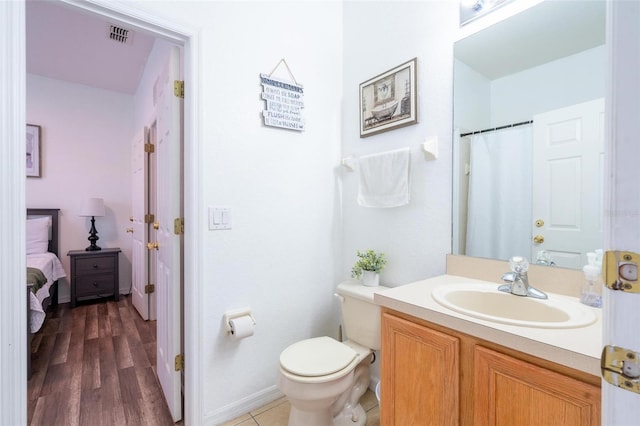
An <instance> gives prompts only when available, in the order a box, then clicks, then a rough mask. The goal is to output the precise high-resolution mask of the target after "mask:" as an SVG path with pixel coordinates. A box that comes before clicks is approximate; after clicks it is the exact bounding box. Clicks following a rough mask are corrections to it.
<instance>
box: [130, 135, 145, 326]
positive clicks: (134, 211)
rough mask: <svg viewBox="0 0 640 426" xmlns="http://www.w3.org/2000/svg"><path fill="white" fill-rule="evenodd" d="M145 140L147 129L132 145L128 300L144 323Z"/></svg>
mask: <svg viewBox="0 0 640 426" xmlns="http://www.w3.org/2000/svg"><path fill="white" fill-rule="evenodd" d="M148 141H149V130H148V128H146V127H145V129H144V133H141V134H140V135H137V136H136V137H135V139H134V140H133V145H132V151H131V156H132V162H131V165H132V176H131V182H132V185H131V194H132V197H131V217H130V220H131V222H132V223H131V224H130V225H131V228H129V229H128V230H127V232H132V234H131V236H132V240H131V283H132V288H131V300H132V303H133V306H134V307H135V308H136V310H137V311H138V312H139V313H140V316H141V317H142V319H144V320H148V319H149V294H148V293H146V292H145V285H146V284H147V282H148V281H147V271H148V269H147V253H148V251H147V241H148V238H147V229H148V226H147V224H146V223H145V220H144V215H145V212H146V211H147V199H148V179H147V176H148V175H147V163H148V154H147V153H146V152H145V149H144V146H145V143H146V142H148Z"/></svg>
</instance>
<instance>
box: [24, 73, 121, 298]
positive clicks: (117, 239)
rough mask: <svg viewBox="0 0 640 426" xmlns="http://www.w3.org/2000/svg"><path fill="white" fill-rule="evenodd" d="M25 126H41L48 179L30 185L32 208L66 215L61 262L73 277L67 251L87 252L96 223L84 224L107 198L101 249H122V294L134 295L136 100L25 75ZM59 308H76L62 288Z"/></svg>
mask: <svg viewBox="0 0 640 426" xmlns="http://www.w3.org/2000/svg"><path fill="white" fill-rule="evenodd" d="M26 105H27V122H28V123H30V124H37V125H39V126H41V132H42V135H41V137H42V163H41V164H42V177H41V178H27V183H26V203H27V207H45V208H60V209H61V210H60V232H61V235H60V260H62V263H63V265H64V268H65V271H66V272H67V277H69V275H70V269H69V257H68V256H67V252H68V251H69V250H82V249H84V248H85V247H87V246H88V245H89V241H88V240H87V237H88V236H89V229H90V228H91V221H90V218H86V217H79V216H78V214H79V212H80V209H81V208H82V203H83V202H84V200H85V199H86V198H89V197H100V198H104V203H105V210H106V216H105V217H98V218H96V229H97V230H98V237H100V239H99V240H98V242H97V244H98V245H99V246H100V247H120V248H121V249H122V253H121V254H120V291H121V293H126V292H128V289H129V288H130V287H131V250H130V248H129V239H130V238H129V234H127V233H126V232H125V229H126V227H127V226H128V223H129V222H128V219H129V214H130V208H129V206H130V204H131V202H130V200H131V190H130V186H131V185H130V174H131V173H130V169H131V166H130V164H131V155H130V152H131V150H130V138H131V123H132V111H133V102H132V97H131V96H130V95H124V94H120V93H115V92H110V91H106V90H99V89H94V88H91V87H87V86H83V85H79V84H71V83H67V82H63V81H59V80H52V79H49V78H44V77H40V76H37V75H27V102H26ZM59 298H60V300H59V301H60V302H68V301H69V300H70V293H69V280H68V278H67V279H62V280H60V293H59Z"/></svg>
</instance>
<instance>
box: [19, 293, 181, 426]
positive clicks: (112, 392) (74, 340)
mask: <svg viewBox="0 0 640 426" xmlns="http://www.w3.org/2000/svg"><path fill="white" fill-rule="evenodd" d="M31 351H32V376H31V379H29V383H28V395H27V396H28V417H27V418H28V421H29V424H30V425H33V426H35V425H47V426H49V425H65V426H68V425H78V426H84V425H91V426H94V425H96V426H98V425H105V426H106V425H109V426H113V425H141V426H146V425H153V426H157V425H160V426H161V425H172V424H173V420H172V419H171V415H170V413H169V409H168V408H167V404H166V402H165V400H164V396H163V395H162V390H161V389H160V385H159V383H158V379H157V376H156V373H155V363H156V324H155V321H147V322H145V321H143V320H142V319H141V318H140V316H139V315H138V313H137V312H136V310H135V309H134V308H133V306H132V305H131V297H130V296H121V297H120V300H119V301H118V302H114V301H113V300H108V301H101V302H95V303H91V304H83V305H79V306H78V307H76V308H74V309H71V308H70V307H69V304H60V305H58V306H57V307H55V308H54V309H53V310H51V311H50V312H48V313H47V319H46V321H45V323H44V325H43V327H42V329H41V330H40V331H39V332H38V333H37V334H36V335H35V336H34V338H33V341H32V345H31Z"/></svg>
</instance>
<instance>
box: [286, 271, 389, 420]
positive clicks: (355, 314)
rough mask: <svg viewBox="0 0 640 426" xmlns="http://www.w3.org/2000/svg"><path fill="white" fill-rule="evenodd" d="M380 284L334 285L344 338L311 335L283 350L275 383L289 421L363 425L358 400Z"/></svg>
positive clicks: (372, 345)
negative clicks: (288, 410)
mask: <svg viewBox="0 0 640 426" xmlns="http://www.w3.org/2000/svg"><path fill="white" fill-rule="evenodd" d="M384 289H386V287H382V286H378V287H367V286H364V285H362V284H360V283H359V282H358V281H355V280H351V281H346V282H343V283H341V284H339V285H338V288H337V290H336V296H337V297H338V298H339V299H340V302H341V304H340V305H341V308H342V320H343V324H344V329H345V331H346V335H347V338H348V340H347V341H345V342H338V341H337V340H335V339H332V338H331V337H327V336H323V337H315V338H311V339H306V340H302V341H300V342H297V343H294V344H292V345H290V346H289V347H287V348H286V349H285V350H284V351H282V353H281V354H280V375H279V378H278V387H279V388H280V390H281V391H282V393H284V394H285V396H286V397H287V398H288V399H289V402H290V403H291V413H290V414H289V426H331V425H336V426H341V425H351V426H360V425H364V424H365V422H366V420H367V416H366V414H365V412H364V409H363V408H362V406H361V405H360V402H359V401H360V397H361V396H362V395H363V394H364V393H365V392H366V391H367V388H368V387H369V365H370V364H371V362H372V360H373V356H374V355H373V351H374V350H378V349H380V307H379V306H377V305H376V304H375V303H374V302H373V294H374V292H378V291H380V290H384Z"/></svg>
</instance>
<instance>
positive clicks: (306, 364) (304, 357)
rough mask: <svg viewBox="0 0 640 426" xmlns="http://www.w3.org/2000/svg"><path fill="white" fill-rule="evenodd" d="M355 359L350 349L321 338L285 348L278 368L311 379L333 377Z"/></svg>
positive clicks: (331, 340)
mask: <svg viewBox="0 0 640 426" xmlns="http://www.w3.org/2000/svg"><path fill="white" fill-rule="evenodd" d="M357 358H358V353H357V352H356V351H355V350H354V349H352V348H351V347H349V346H347V345H345V344H343V343H340V342H338V341H337V340H334V339H332V338H331V337H327V336H323V337H316V338H313V339H307V340H302V341H300V342H297V343H294V344H292V345H291V346H289V347H288V348H286V349H285V350H284V351H282V353H281V354H280V366H281V367H282V369H283V370H284V371H286V372H287V373H289V374H290V375H295V376H299V377H301V378H308V379H312V378H320V377H326V376H334V373H337V372H340V371H341V370H344V369H345V368H347V367H348V366H350V365H352V364H353V363H354V361H355V360H357ZM314 381H315V380H314Z"/></svg>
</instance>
